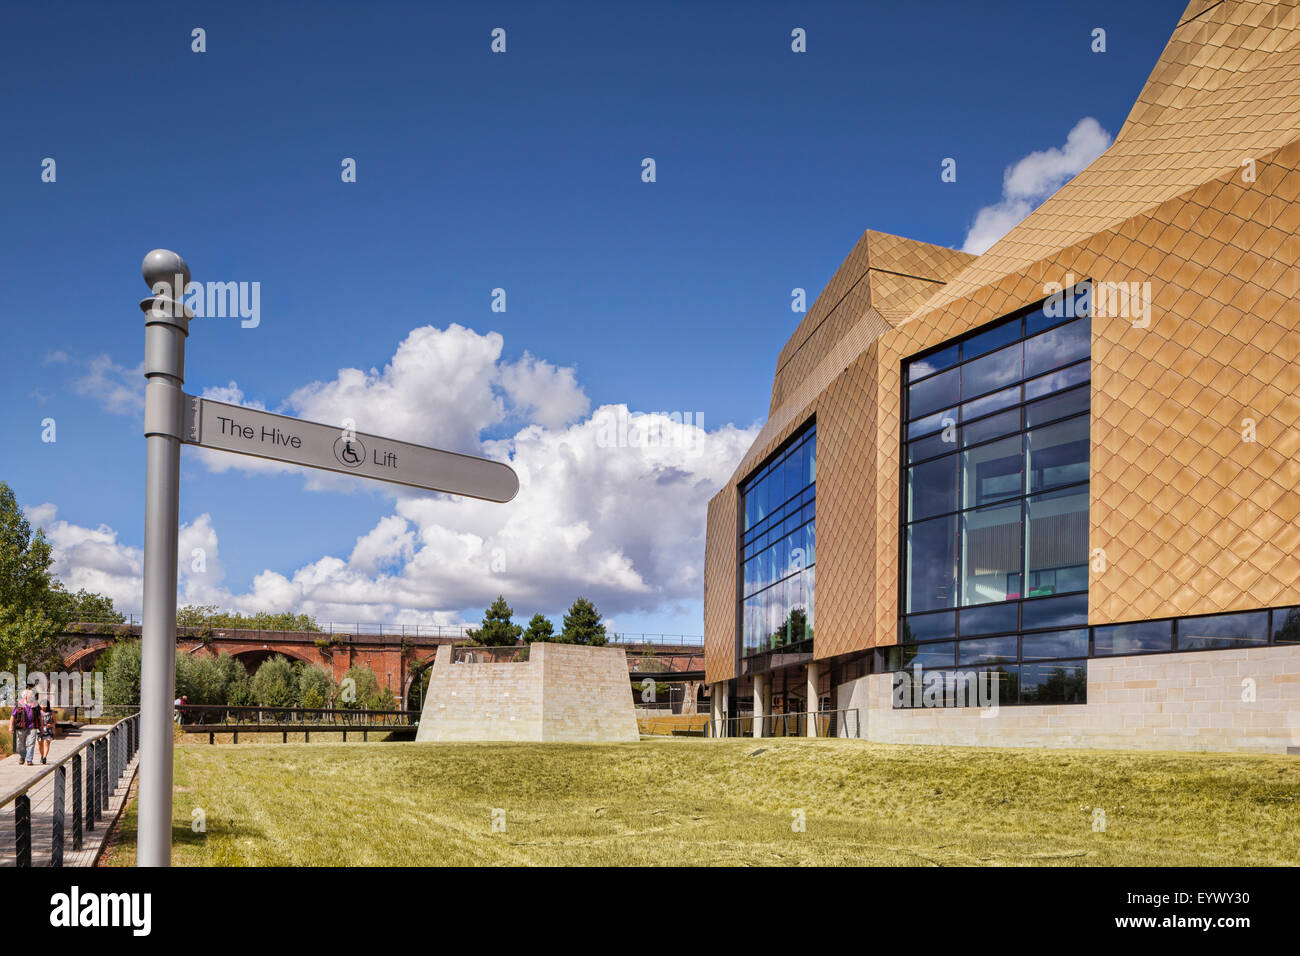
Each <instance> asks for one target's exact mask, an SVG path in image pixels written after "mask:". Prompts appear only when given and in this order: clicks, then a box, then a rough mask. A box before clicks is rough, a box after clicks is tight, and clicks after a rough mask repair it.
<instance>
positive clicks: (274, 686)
mask: <svg viewBox="0 0 1300 956" xmlns="http://www.w3.org/2000/svg"><path fill="white" fill-rule="evenodd" d="M297 677H298V675H297V674H295V673H294V669H293V665H292V664H290V663H289V659H288V658H286V657H285V656H284V655H283V654H275V655H273V656H271V657H268V658H267V659H266V660H264V661H263V662H262V666H261V667H259V668H258V669H257V673H256V674H254V675H253V682H252V691H253V700H255V701H256V702H257V703H258V704H259V705H260V706H262V707H292V706H293V705H294V703H295V702H296V701H297V699H298V681H297Z"/></svg>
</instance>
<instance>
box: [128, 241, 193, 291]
mask: <svg viewBox="0 0 1300 956" xmlns="http://www.w3.org/2000/svg"><path fill="white" fill-rule="evenodd" d="M140 274H141V275H142V276H144V281H145V284H146V285H147V286H149V288H150V289H152V290H154V291H157V286H158V283H160V282H166V283H167V285H168V286H169V287H170V286H171V285H172V284H173V280H175V278H176V277H177V276H181V277H182V278H183V279H184V280H185V281H184V282H183V283H181V287H180V288H179V289H174V290H173V291H172V295H173V297H175V298H180V297H181V296H183V295H184V294H185V286H187V285H189V284H190V267H189V266H188V265H186V264H185V260H184V259H182V258H181V257H180V256H178V255H177V254H176V253H174V252H172V251H171V250H170V249H154V250H153V251H152V252H150V253H149V254H148V255H146V256H145V257H144V262H143V263H141V264H140Z"/></svg>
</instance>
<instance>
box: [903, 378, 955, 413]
mask: <svg viewBox="0 0 1300 956" xmlns="http://www.w3.org/2000/svg"><path fill="white" fill-rule="evenodd" d="M959 383H960V378H959V376H958V370H957V369H952V370H950V371H947V372H943V373H941V374H939V375H934V376H932V377H930V378H927V379H925V380H924V381H922V382H918V383H917V384H915V385H912V386H910V387H909V388H908V390H907V413H908V415H909V417H911V418H920V417H921V416H922V415H928V414H930V413H931V412H934V411H937V410H939V409H941V408H944V407H945V406H948V405H955V404H956V403H957V399H958V398H959V397H960V396H959V392H960V389H959Z"/></svg>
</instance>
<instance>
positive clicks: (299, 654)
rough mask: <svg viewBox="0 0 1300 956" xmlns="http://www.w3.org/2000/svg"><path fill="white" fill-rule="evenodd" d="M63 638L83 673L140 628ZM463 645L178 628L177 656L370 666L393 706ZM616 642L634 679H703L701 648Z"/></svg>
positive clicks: (339, 671) (80, 631) (399, 634)
mask: <svg viewBox="0 0 1300 956" xmlns="http://www.w3.org/2000/svg"><path fill="white" fill-rule="evenodd" d="M424 630H426V631H427V630H429V629H427V628H426V629H424ZM449 630H450V629H449ZM66 636H67V637H68V638H70V639H71V644H70V646H69V650H68V653H67V655H66V656H65V657H64V667H65V668H66V669H67V670H70V671H85V670H90V669H92V668H93V667H94V663H95V660H96V659H97V658H98V657H99V655H100V654H101V653H102V652H103V651H104V650H105V649H106V648H108V647H109V646H110V645H112V644H113V643H114V642H116V641H121V640H130V639H132V638H134V639H139V637H140V625H139V624H114V625H104V624H72V625H70V626H69V628H68V632H67V634H66ZM463 641H464V637H463V636H450V635H446V636H444V635H437V634H428V633H424V634H421V633H419V630H418V629H416V630H415V632H414V633H412V632H408V631H406V630H404V629H400V628H399V629H397V630H393V631H390V632H389V633H382V632H381V633H377V634H367V633H346V634H340V633H327V632H320V631H256V630H248V629H246V628H224V627H214V628H203V629H200V628H194V627H177V628H176V647H177V648H178V649H179V650H182V651H185V652H186V653H189V654H196V655H206V656H209V657H216V656H217V655H218V654H220V653H222V652H223V651H224V652H225V653H227V654H229V655H230V656H231V657H234V658H235V659H236V660H238V661H240V663H242V664H243V665H244V668H245V669H246V670H247V671H248V672H249V673H250V674H252V673H253V672H254V671H255V670H257V668H258V666H259V665H260V664H261V663H262V662H263V661H264V660H266V659H267V658H268V657H271V656H273V655H275V654H282V655H284V656H285V657H287V658H289V659H290V660H291V661H304V662H306V663H308V664H312V665H314V666H316V667H319V668H321V669H322V670H324V671H326V672H327V673H328V674H330V676H331V677H333V679H334V680H335V681H339V680H341V679H342V678H343V676H344V675H345V674H346V673H347V671H348V668H350V667H354V666H357V665H360V666H363V667H369V668H370V669H371V670H372V671H374V672H375V676H376V677H377V678H378V679H379V683H380V684H381V685H382V686H385V687H387V688H388V689H389V690H391V691H392V692H393V694H394V695H395V696H396V697H397V699H398V700H399V701H404V700H406V699H407V695H408V694H409V693H410V689H411V686H412V684H413V683H414V682H415V681H416V680H418V679H419V677H420V676H421V674H423V672H424V670H425V668H426V667H428V666H429V665H431V664H432V663H433V659H434V655H435V654H436V653H437V651H438V647H439V646H441V645H443V644H455V643H459V642H463ZM619 643H622V644H623V645H624V646H625V647H626V648H627V653H628V670H629V671H630V672H631V675H632V676H634V677H639V676H641V675H642V674H646V673H654V674H655V675H656V679H659V680H665V681H673V682H686V681H690V682H694V681H698V680H702V679H703V666H704V665H703V648H702V647H700V646H698V645H690V644H658V643H656V644H648V643H644V642H636V641H627V642H623V641H620V642H619ZM650 660H653V663H649V661H650ZM697 671H698V672H699V674H698V676H697V674H696V672H697ZM661 675H662V676H661Z"/></svg>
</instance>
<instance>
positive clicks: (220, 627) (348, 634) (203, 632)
mask: <svg viewBox="0 0 1300 956" xmlns="http://www.w3.org/2000/svg"><path fill="white" fill-rule="evenodd" d="M122 617H123V618H124V620H121V621H117V620H110V619H108V618H101V619H100V620H89V621H73V622H71V623H69V624H68V628H67V632H68V633H69V634H86V635H92V636H93V635H99V636H106V637H111V636H115V635H119V632H118V631H117V630H116V629H117V628H125V629H127V631H128V632H132V629H134V628H138V627H140V625H141V620H140V617H139V616H138V615H135V614H123V615H122ZM471 629H472V625H468V624H383V623H367V622H365V621H354V622H351V623H347V622H339V621H325V622H317V624H316V630H313V631H304V630H297V629H294V630H283V629H280V628H273V627H243V626H238V625H226V624H202V625H180V624H178V625H177V626H176V634H177V636H178V637H192V638H194V639H195V640H202V639H204V638H209V637H214V636H221V637H238V636H239V635H241V634H246V635H253V634H280V635H287V636H288V637H293V636H298V637H301V638H302V639H303V640H315V639H319V638H321V637H322V636H323V637H325V638H326V639H329V638H335V639H336V640H338V641H343V640H345V639H351V640H356V639H365V638H375V639H381V638H383V639H392V638H401V639H404V640H405V639H410V640H469V639H470V637H469V632H470V630H471ZM607 636H608V638H609V642H610V643H611V644H641V645H646V644H653V645H663V646H685V647H702V646H703V645H704V637H703V635H700V634H641V633H636V632H632V631H611V632H609V634H608V635H607ZM286 639H287V638H286Z"/></svg>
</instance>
